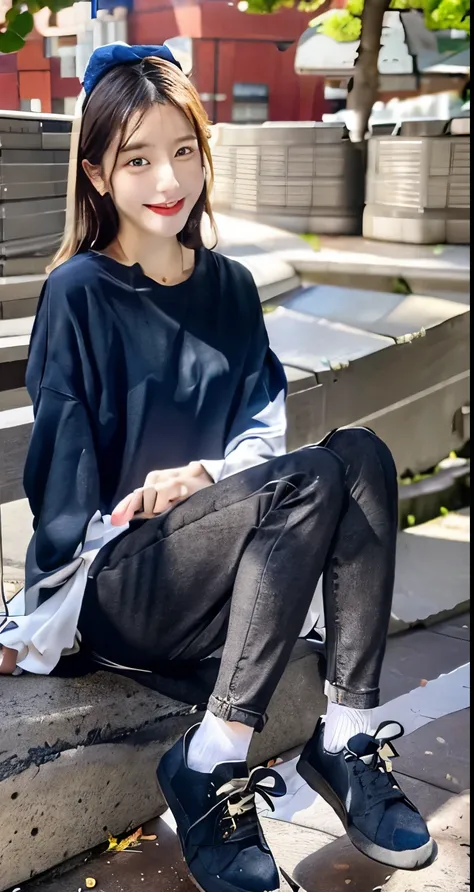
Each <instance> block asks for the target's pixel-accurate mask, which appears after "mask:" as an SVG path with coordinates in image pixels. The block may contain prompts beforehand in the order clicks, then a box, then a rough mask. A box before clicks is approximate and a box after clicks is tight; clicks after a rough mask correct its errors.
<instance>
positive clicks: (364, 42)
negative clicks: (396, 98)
mask: <svg viewBox="0 0 474 892" xmlns="http://www.w3.org/2000/svg"><path fill="white" fill-rule="evenodd" d="M389 6H390V0H365V4H364V9H363V12H362V33H361V37H360V46H359V53H358V56H357V59H356V63H355V69H354V78H353V83H352V89H351V91H350V92H349V93H348V97H347V109H348V112H349V113H348V115H347V127H348V130H349V135H350V138H351V140H352V142H362V141H363V140H364V139H365V136H366V133H367V129H368V125H369V118H370V114H371V111H372V107H373V105H374V103H375V102H376V99H377V92H378V84H379V69H378V60H379V52H380V38H381V36H382V25H383V17H384V15H385V13H386V12H387V10H388V8H389Z"/></svg>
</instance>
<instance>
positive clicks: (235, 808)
mask: <svg viewBox="0 0 474 892" xmlns="http://www.w3.org/2000/svg"><path fill="white" fill-rule="evenodd" d="M268 781H272V782H273V783H272V784H271V785H270V784H269V783H268ZM256 793H258V794H259V795H260V796H261V797H262V799H264V801H265V802H266V803H267V805H268V806H269V808H270V809H271V811H275V806H274V805H273V802H272V797H274V798H276V799H278V798H279V797H281V796H284V795H285V793H286V784H285V782H284V780H283V778H282V777H281V775H280V774H278V772H276V771H272V769H271V768H263V767H259V768H254V769H253V771H251V772H250V775H249V777H248V778H234V779H233V780H231V781H229V783H227V784H224V785H223V786H222V787H220V789H219V790H217V795H218V796H221V795H222V796H224V797H226V800H225V801H226V807H225V811H224V814H223V816H222V824H223V825H224V824H228V826H225V827H224V839H228V838H229V837H230V836H231V835H232V833H234V832H235V830H237V826H238V824H239V823H240V824H242V823H243V822H242V819H243V818H246V817H247V818H248V817H251V818H252V821H251V823H254V819H255V818H256V804H255V794H256ZM249 823H250V822H249Z"/></svg>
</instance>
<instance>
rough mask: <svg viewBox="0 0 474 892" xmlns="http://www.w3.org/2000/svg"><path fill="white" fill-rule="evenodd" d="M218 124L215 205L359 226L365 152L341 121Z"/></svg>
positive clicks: (291, 223)
mask: <svg viewBox="0 0 474 892" xmlns="http://www.w3.org/2000/svg"><path fill="white" fill-rule="evenodd" d="M216 131H217V139H216V145H215V147H213V158H214V166H215V173H216V186H215V192H214V206H215V207H216V209H218V210H222V211H226V210H228V211H230V212H232V211H234V212H235V211H243V210H246V211H250V212H251V213H252V214H253V216H254V217H257V218H258V219H261V220H262V221H263V222H267V223H270V224H273V225H280V226H285V227H286V228H288V229H293V230H296V231H300V232H305V231H311V230H312V229H314V228H315V227H316V228H317V231H318V232H326V233H334V234H338V233H340V234H355V233H357V232H360V225H361V216H362V208H363V200H364V170H363V158H362V153H360V152H358V150H357V149H355V148H354V146H353V145H352V144H351V143H350V142H349V140H347V139H345V138H344V130H343V128H342V127H341V126H340V125H326V124H313V125H311V124H309V125H307V126H306V125H305V126H304V127H302V126H298V124H295V125H293V124H291V123H290V124H286V125H278V124H272V125H268V126H267V125H263V126H260V127H253V126H250V127H249V126H245V127H236V126H234V125H219V126H218V128H216ZM233 159H236V160H235V161H233Z"/></svg>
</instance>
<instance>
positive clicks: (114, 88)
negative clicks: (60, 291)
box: [47, 58, 216, 273]
mask: <svg viewBox="0 0 474 892" xmlns="http://www.w3.org/2000/svg"><path fill="white" fill-rule="evenodd" d="M154 103H160V104H165V103H170V104H171V105H174V106H175V107H176V108H177V109H179V111H181V112H182V113H183V114H184V115H186V117H187V119H188V121H189V122H190V124H191V125H192V127H193V129H194V131H195V133H196V137H197V141H198V145H199V151H200V153H201V160H202V164H203V167H205V169H206V178H205V182H204V186H203V189H202V192H201V195H200V196H199V198H198V200H197V202H196V204H195V205H194V208H193V209H192V211H191V213H190V215H189V218H188V220H187V222H186V224H185V226H184V228H183V229H182V230H181V232H180V233H179V234H178V240H179V241H180V242H181V243H182V244H183V245H184V246H185V247H187V248H194V249H197V248H200V247H202V245H203V241H202V236H201V220H202V216H203V214H204V212H205V213H206V214H207V215H208V217H209V220H210V224H211V228H212V231H213V234H214V237H215V234H216V229H215V223H214V217H213V214H212V208H211V205H210V201H209V192H210V190H211V189H212V184H213V179H214V170H213V165H212V157H211V151H210V148H209V139H210V136H211V133H210V129H209V125H210V122H209V119H208V117H207V114H206V111H205V109H204V108H203V106H202V103H201V100H200V98H199V94H198V93H197V91H196V89H195V88H194V87H193V85H192V83H191V82H190V80H189V79H188V78H187V77H186V75H185V74H183V72H182V71H181V70H180V69H179V68H178V66H177V65H173V63H172V62H167V61H165V60H163V59H158V58H149V59H143V60H142V61H141V62H139V63H137V64H134V65H118V66H117V67H116V68H113V69H112V70H111V71H109V72H108V73H107V74H106V75H105V76H104V77H103V78H102V80H100V81H99V83H98V84H97V86H96V87H95V88H94V89H93V91H92V93H91V94H90V96H89V97H88V98H87V99H86V100H85V102H84V106H83V110H82V120H81V127H80V133H79V142H78V146H77V153H76V152H75V151H74V149H73V146H71V159H70V164H73V165H75V189H74V195H73V196H71V199H70V200H71V201H73V203H74V207H73V209H72V211H73V212H72V213H71V215H70V219H69V221H68V223H67V225H66V231H65V233H64V237H63V241H62V243H61V246H60V248H59V250H58V252H57V254H56V255H55V257H54V258H53V261H52V263H51V265H50V266H49V267H48V269H47V272H48V273H49V272H51V270H53V269H55V267H57V266H59V265H60V264H61V263H64V262H65V261H66V260H69V258H70V257H73V256H74V254H80V253H83V252H85V251H88V250H89V249H90V248H92V247H93V248H94V249H95V250H97V251H101V250H103V249H104V248H107V246H108V245H110V244H111V243H112V242H113V240H114V239H115V238H116V236H117V234H118V228H119V218H118V214H117V210H116V208H115V205H114V203H113V200H112V197H111V196H110V195H109V194H108V193H107V194H106V195H105V196H103V197H102V196H101V195H99V193H98V192H97V190H96V189H95V188H94V186H93V185H92V183H91V181H90V180H89V177H88V176H87V174H86V172H85V171H84V168H83V166H82V162H83V161H84V160H87V161H89V162H90V164H94V165H99V166H100V165H101V164H102V162H103V158H104V155H105V152H106V151H107V149H108V148H109V146H110V144H111V143H112V141H113V140H114V139H115V137H116V136H117V134H119V135H120V139H119V143H118V147H117V153H116V157H115V163H116V160H117V157H118V153H119V151H120V148H121V147H122V146H123V143H124V140H125V136H126V133H127V129H128V126H129V123H130V120H131V119H132V117H133V116H135V115H136V114H137V113H138V116H139V117H138V120H137V123H136V125H135V129H137V128H138V126H139V125H140V123H141V121H142V120H143V116H144V115H145V113H146V112H147V111H148V110H149V109H150V108H151V107H152V106H153V105H154ZM114 166H115V164H114ZM70 210H71V209H70Z"/></svg>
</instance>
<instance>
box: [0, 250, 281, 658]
mask: <svg viewBox="0 0 474 892" xmlns="http://www.w3.org/2000/svg"><path fill="white" fill-rule="evenodd" d="M26 383H27V388H28V392H29V394H30V397H31V400H32V402H33V407H34V415H35V422H34V426H33V434H32V438H31V442H30V447H29V452H28V458H27V462H26V468H25V476H24V484H25V491H26V494H27V497H28V499H29V502H30V506H31V510H32V513H33V517H34V534H33V537H32V540H31V542H30V546H29V549H28V554H27V560H26V583H25V588H24V590H23V591H22V592H20V593H19V595H17V596H16V598H15V599H13V602H11V604H10V610H9V613H10V616H9V617H7V618H5V619H4V621H3V624H2V623H1V622H0V643H2V644H5V645H7V646H9V647H14V648H16V649H17V650H18V651H19V656H18V665H19V666H20V667H22V668H24V669H27V670H29V671H33V672H43V673H44V672H46V673H47V672H50V671H51V670H52V668H54V665H56V663H57V662H58V660H59V658H60V656H61V654H64V653H68V652H74V650H75V649H76V647H77V619H78V616H79V612H80V607H81V603H82V597H83V594H84V589H85V584H86V580H87V570H88V568H89V566H90V564H91V562H92V560H93V559H94V557H95V556H96V554H97V553H98V551H99V550H100V548H101V547H102V546H103V545H104V544H105V542H107V541H109V540H110V539H111V538H113V537H114V536H115V535H117V534H119V533H122V532H123V530H124V527H119V528H117V527H112V526H111V524H110V514H111V512H112V510H113V509H114V507H115V506H116V504H117V503H118V502H119V501H120V499H122V498H123V497H124V496H125V495H127V494H128V493H130V492H132V491H133V490H134V489H135V488H137V487H139V486H143V484H144V481H145V478H146V475H147V474H148V472H149V471H152V470H159V469H162V468H173V467H179V466H182V465H186V464H187V463H188V462H190V461H201V462H202V464H203V465H204V467H205V468H206V470H207V471H208V473H209V474H210V475H211V477H212V478H213V479H214V480H215V481H217V480H219V479H222V478H224V477H227V476H229V475H230V474H234V473H237V472H238V471H241V470H243V469H245V468H248V467H251V466H253V465H256V464H258V463H260V462H263V461H266V460H268V459H270V458H272V457H274V456H276V455H280V454H282V453H283V452H284V451H285V431H286V414H285V397H286V377H285V374H284V371H283V368H282V366H281V364H280V362H279V360H278V359H277V357H276V356H275V355H274V353H272V351H271V350H270V348H269V343H268V337H267V333H266V329H265V324H264V320H263V314H262V309H261V305H260V299H259V296H258V292H257V288H256V286H255V283H254V281H253V278H252V276H251V274H250V273H249V271H248V270H247V269H246V268H245V267H244V266H242V265H241V264H240V263H238V262H236V261H234V260H231V259H229V258H227V257H225V256H223V255H221V254H218V253H215V252H214V251H210V250H208V249H206V248H201V249H200V250H199V251H198V252H196V264H195V268H194V270H193V273H192V275H191V277H190V278H189V279H187V280H186V281H185V282H182V283H180V284H178V285H174V286H171V287H169V286H164V285H160V284H158V283H156V282H155V281H154V280H152V279H150V278H149V277H148V276H146V275H145V274H144V272H143V270H142V269H141V267H140V266H139V264H135V265H133V266H125V265H123V264H121V263H119V262H118V261H116V260H114V259H112V258H110V257H108V256H106V255H103V254H98V253H96V252H93V251H88V252H86V253H83V254H78V255H76V256H75V257H72V258H71V259H70V260H68V261H67V262H66V263H64V264H63V265H62V266H60V267H58V268H57V269H55V270H54V271H53V272H52V273H51V275H50V276H49V278H48V280H47V282H46V283H45V286H44V288H43V291H42V295H41V299H40V303H39V307H38V312H37V317H36V320H35V325H34V329H33V333H32V339H31V346H30V354H29V360H28V369H27V380H26Z"/></svg>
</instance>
